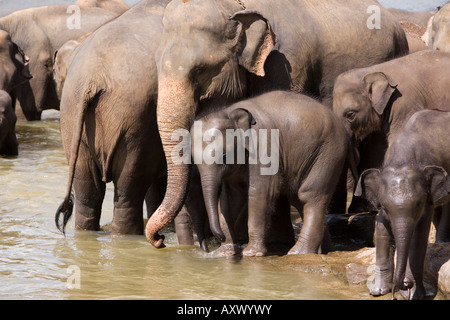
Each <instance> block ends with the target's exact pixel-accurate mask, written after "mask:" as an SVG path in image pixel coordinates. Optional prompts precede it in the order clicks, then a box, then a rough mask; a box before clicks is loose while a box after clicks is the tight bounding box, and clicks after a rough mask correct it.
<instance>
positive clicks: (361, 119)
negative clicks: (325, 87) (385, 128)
mask: <svg viewBox="0 0 450 320" xmlns="http://www.w3.org/2000/svg"><path fill="white" fill-rule="evenodd" d="M396 90H397V83H396V82H395V80H394V79H392V78H391V77H390V76H389V75H387V74H385V73H383V72H371V73H365V74H363V75H362V76H361V73H360V72H358V71H357V70H353V71H349V72H345V73H343V74H341V75H340V76H339V77H338V78H337V79H336V83H335V86H334V92H333V99H334V100H333V111H334V112H335V113H336V114H337V115H338V116H339V117H341V119H342V121H343V123H344V125H345V127H346V129H347V132H348V133H349V135H350V137H351V139H352V141H353V142H354V143H356V144H358V143H359V142H361V141H362V140H364V138H366V137H367V136H368V135H370V134H371V133H373V132H376V131H380V130H381V129H382V118H383V114H384V113H385V111H386V109H387V107H388V104H389V101H390V100H391V98H392V96H393V94H394V92H395V91H396Z"/></svg>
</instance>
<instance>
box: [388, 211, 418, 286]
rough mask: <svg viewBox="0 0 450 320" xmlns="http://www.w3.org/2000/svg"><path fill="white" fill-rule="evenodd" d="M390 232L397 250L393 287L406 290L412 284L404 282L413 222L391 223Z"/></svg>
mask: <svg viewBox="0 0 450 320" xmlns="http://www.w3.org/2000/svg"><path fill="white" fill-rule="evenodd" d="M392 231H393V233H394V238H395V246H396V250H397V262H396V266H395V272H394V286H395V287H396V288H399V289H400V290H406V289H409V288H411V287H412V286H413V283H412V282H409V281H405V274H406V266H407V263H408V257H409V249H410V246H411V238H412V235H413V232H414V221H409V220H406V219H405V220H403V219H402V220H400V221H397V222H395V223H393V226H392Z"/></svg>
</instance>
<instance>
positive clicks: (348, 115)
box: [344, 110, 356, 122]
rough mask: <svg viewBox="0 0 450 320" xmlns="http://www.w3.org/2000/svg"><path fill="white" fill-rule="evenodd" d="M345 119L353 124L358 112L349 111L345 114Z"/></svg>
mask: <svg viewBox="0 0 450 320" xmlns="http://www.w3.org/2000/svg"><path fill="white" fill-rule="evenodd" d="M344 117H345V118H346V119H347V120H348V121H349V122H352V121H354V120H355V118H356V111H354V110H350V111H347V112H346V113H345V114H344Z"/></svg>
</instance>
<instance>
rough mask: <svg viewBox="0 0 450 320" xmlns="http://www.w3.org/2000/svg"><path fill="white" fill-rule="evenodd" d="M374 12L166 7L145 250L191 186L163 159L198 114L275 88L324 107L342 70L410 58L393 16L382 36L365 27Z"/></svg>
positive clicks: (176, 2)
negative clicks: (162, 175) (155, 188)
mask: <svg viewBox="0 0 450 320" xmlns="http://www.w3.org/2000/svg"><path fill="white" fill-rule="evenodd" d="M375 5H378V3H377V2H376V1H371V0H350V1H349V0H347V1H342V0H332V1H330V0H320V1H309V0H295V1H290V0H280V1H272V0H259V1H255V0H244V1H237V0H220V1H218V0H173V1H172V2H171V3H170V4H169V5H168V6H167V8H166V10H165V14H164V31H163V36H162V39H161V44H160V46H159V48H158V50H157V52H156V61H157V68H158V109H157V110H158V115H157V119H158V128H159V132H160V135H161V139H162V143H163V146H164V151H165V155H166V159H168V160H167V162H168V184H167V192H166V196H165V198H164V201H163V203H162V205H161V206H160V207H159V208H158V210H157V211H156V212H155V214H154V215H153V216H152V217H151V219H150V223H148V224H147V227H146V236H147V239H148V240H149V242H150V243H152V244H153V245H154V246H156V247H159V246H162V242H163V240H162V237H160V236H159V235H158V231H159V230H160V229H161V228H162V227H163V226H164V225H165V224H166V223H168V222H169V221H171V220H173V219H174V217H175V216H176V215H177V213H178V211H179V210H180V208H181V207H182V204H183V199H184V198H185V195H186V190H187V185H188V181H189V165H186V164H175V163H172V161H170V157H171V154H172V151H173V148H174V147H175V145H176V141H173V140H172V139H171V137H172V133H173V132H174V131H175V130H177V129H184V130H189V128H190V127H191V125H192V122H193V120H194V118H195V116H196V115H198V114H199V113H201V112H203V111H204V112H208V111H209V110H211V109H212V108H213V106H215V107H217V106H226V105H229V104H231V103H233V102H235V101H239V100H242V99H244V98H248V97H251V96H253V95H256V94H260V93H262V92H267V91H270V90H275V89H282V90H292V91H296V92H300V93H306V94H310V95H313V96H315V97H317V98H319V99H321V100H322V101H323V102H324V103H325V104H327V105H329V106H331V104H332V90H333V84H334V81H335V79H336V77H337V76H338V75H339V74H340V73H341V72H343V71H345V70H348V69H350V68H355V67H358V66H359V67H362V66H368V65H372V64H375V63H380V62H382V61H386V60H389V59H392V58H394V57H397V56H401V55H404V54H407V53H408V44H407V41H406V36H405V33H404V31H403V30H402V28H401V26H400V25H399V24H398V22H397V21H395V19H394V17H393V16H392V15H390V14H389V15H386V17H384V18H383V27H382V28H381V29H377V28H368V26H367V21H368V19H369V18H370V15H368V14H367V9H368V7H370V6H375ZM381 11H382V13H384V12H385V11H384V9H383V8H381ZM344 189H345V188H344ZM344 192H345V195H344V201H343V202H342V203H341V207H342V208H341V210H342V212H344V211H345V198H346V190H344Z"/></svg>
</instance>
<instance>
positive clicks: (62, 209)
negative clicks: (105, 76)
mask: <svg viewBox="0 0 450 320" xmlns="http://www.w3.org/2000/svg"><path fill="white" fill-rule="evenodd" d="M102 93H103V90H97V88H96V86H95V85H93V84H92V83H91V84H90V85H89V86H88V88H87V89H86V90H85V93H84V94H83V99H82V100H81V104H77V105H76V106H74V107H75V108H76V109H78V114H77V115H76V120H75V126H74V132H73V137H72V145H71V147H70V159H69V179H68V184H67V191H66V196H65V198H64V201H63V202H62V203H61V205H60V206H59V207H58V210H56V213H55V224H56V227H57V228H58V230H59V231H61V232H62V233H65V230H64V229H65V227H66V224H67V222H68V221H69V219H70V217H71V216H72V212H73V206H74V204H73V203H74V201H73V198H74V196H73V193H72V185H73V180H74V177H75V168H76V164H77V159H78V151H79V149H80V144H81V137H82V136H83V125H84V119H85V115H86V111H87V110H88V107H89V105H90V104H91V103H92V101H94V100H95V99H98V98H99V97H100V95H101V94H102ZM61 214H62V215H63V222H62V225H61V223H60V216H61Z"/></svg>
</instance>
